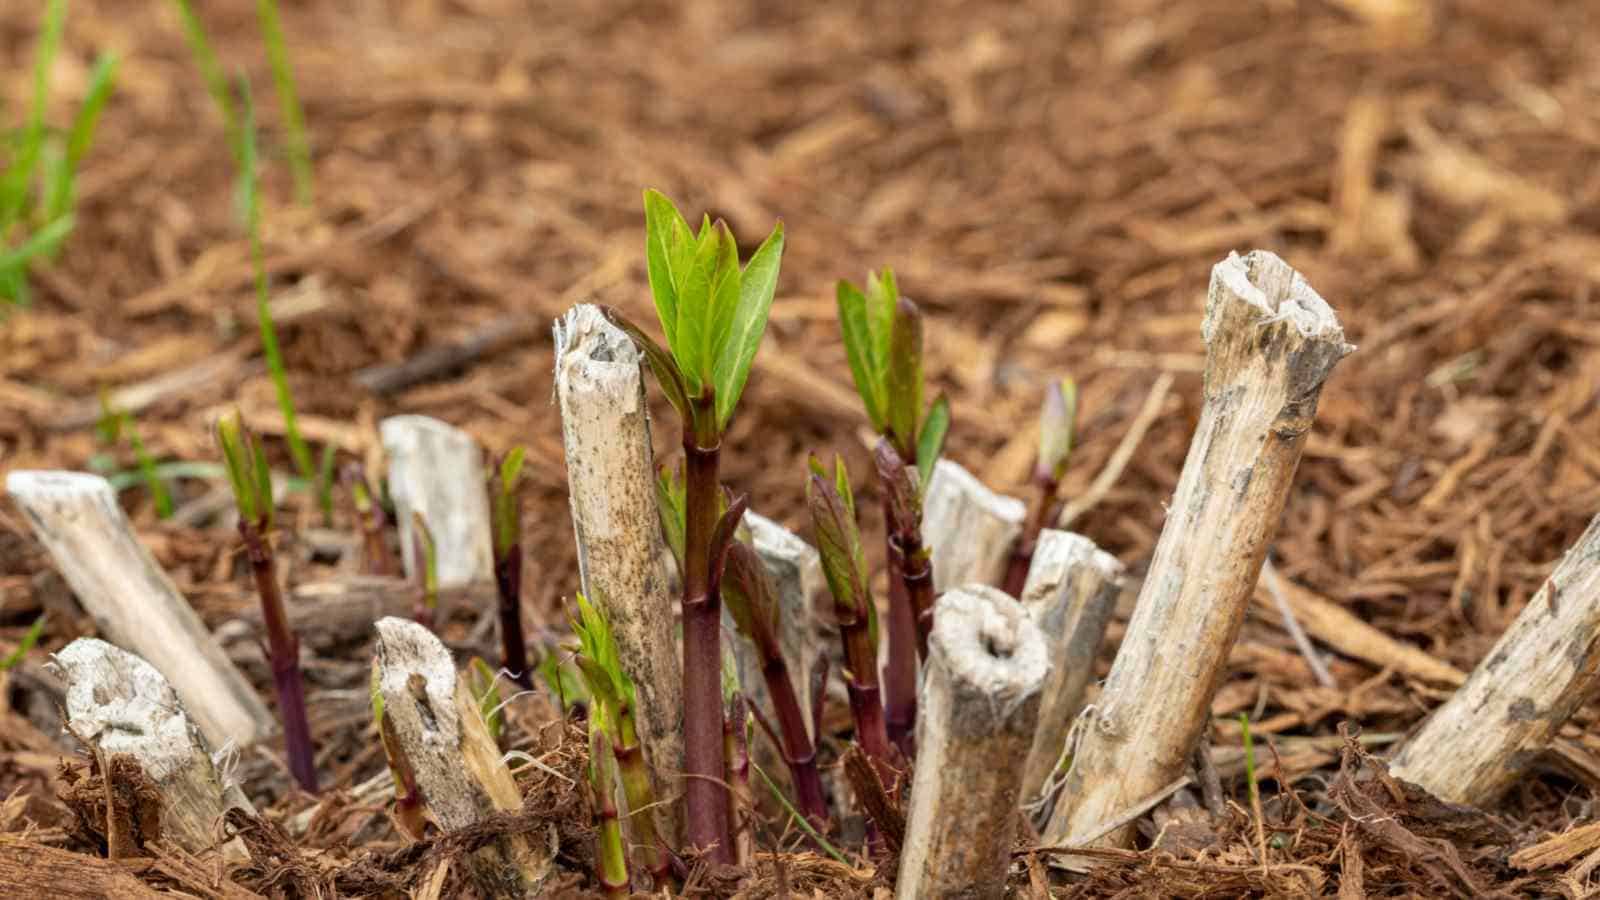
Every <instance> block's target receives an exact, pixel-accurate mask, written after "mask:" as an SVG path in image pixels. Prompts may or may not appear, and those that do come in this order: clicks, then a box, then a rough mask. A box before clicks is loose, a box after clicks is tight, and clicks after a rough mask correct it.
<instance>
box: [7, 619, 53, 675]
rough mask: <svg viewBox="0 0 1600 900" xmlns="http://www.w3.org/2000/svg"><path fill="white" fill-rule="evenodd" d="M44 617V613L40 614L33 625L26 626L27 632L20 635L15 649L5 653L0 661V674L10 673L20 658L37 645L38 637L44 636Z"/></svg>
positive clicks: (20, 660)
mask: <svg viewBox="0 0 1600 900" xmlns="http://www.w3.org/2000/svg"><path fill="white" fill-rule="evenodd" d="M45 615H46V614H45V613H40V614H39V618H37V619H34V620H33V624H32V625H29V626H28V630H27V631H25V632H23V633H22V640H21V642H19V643H18V644H17V649H15V650H12V651H11V652H10V653H7V654H6V655H5V658H4V659H0V672H6V671H10V670H11V669H13V668H15V667H16V665H17V663H19V662H22V658H23V657H24V656H27V655H28V651H29V650H32V649H33V646H34V645H35V644H37V643H39V636H40V635H42V634H44V621H45Z"/></svg>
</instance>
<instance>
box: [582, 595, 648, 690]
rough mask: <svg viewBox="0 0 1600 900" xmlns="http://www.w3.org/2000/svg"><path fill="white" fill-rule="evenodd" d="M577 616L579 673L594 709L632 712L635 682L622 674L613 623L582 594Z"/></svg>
mask: <svg viewBox="0 0 1600 900" xmlns="http://www.w3.org/2000/svg"><path fill="white" fill-rule="evenodd" d="M576 602H577V605H578V615H577V617H576V618H574V619H573V620H572V633H573V634H575V635H577V637H578V657H577V659H576V663H577V666H578V673H579V674H580V675H581V676H583V681H584V687H586V688H587V689H588V691H589V696H590V697H592V698H594V701H595V705H604V706H606V707H607V708H608V709H611V710H613V711H614V710H616V709H617V708H618V707H621V706H626V707H627V709H629V710H630V711H631V710H632V709H633V702H634V692H633V681H632V680H631V679H629V678H628V673H626V672H624V671H622V661H621V659H620V657H619V656H618V652H617V641H616V637H615V636H614V635H613V634H612V633H611V623H610V622H608V621H606V617H605V614H604V613H602V612H601V611H600V609H599V607H597V606H595V605H594V604H593V603H591V602H589V598H587V597H585V596H584V595H583V594H582V593H581V592H580V593H579V594H578V595H577V598H576Z"/></svg>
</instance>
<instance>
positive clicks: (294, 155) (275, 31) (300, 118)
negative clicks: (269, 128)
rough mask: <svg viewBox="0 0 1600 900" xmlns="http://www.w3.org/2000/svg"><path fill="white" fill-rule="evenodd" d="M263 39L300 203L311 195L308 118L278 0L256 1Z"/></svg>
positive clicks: (295, 188)
mask: <svg viewBox="0 0 1600 900" xmlns="http://www.w3.org/2000/svg"><path fill="white" fill-rule="evenodd" d="M256 13H257V16H258V18H259V19H260V20H261V38H262V40H263V41H265V42H266V45H267V61H268V62H269V63H270V64H271V66H272V84H273V87H274V89H275V90H276V91H277V94H278V109H279V112H280V114H281V115H282V116H283V126H284V131H285V132H286V134H287V137H288V148H287V149H288V153H289V170H290V172H291V173H292V174H293V175H294V195H295V199H296V200H297V201H298V202H299V203H300V205H301V206H310V205H311V198H312V193H313V190H312V176H311V144H310V142H309V141H308V140H306V117H305V112H304V111H303V110H302V109H301V107H300V95H299V92H298V91H296V90H295V86H294V66H293V64H291V63H290V61H289V45H288V41H286V40H284V37H283V19H282V17H280V16H279V15H278V0H257V2H256Z"/></svg>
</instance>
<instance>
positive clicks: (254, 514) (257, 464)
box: [217, 410, 272, 531]
mask: <svg viewBox="0 0 1600 900" xmlns="http://www.w3.org/2000/svg"><path fill="white" fill-rule="evenodd" d="M217 443H218V444H219V445H220V446H221V447H222V462H223V465H224V467H225V468H226V469H227V472H228V485H229V487H231V488H233V500H234V503H235V504H237V506H238V507H239V518H240V519H242V520H244V521H246V522H249V523H250V524H251V525H253V526H254V527H256V528H257V529H259V530H261V531H267V530H270V529H271V528H272V472H271V471H270V470H269V469H268V468H267V454H266V451H265V450H263V449H262V448H261V445H260V444H258V443H256V439H255V436H254V435H252V434H251V433H250V429H249V428H247V427H245V424H244V419H243V418H242V417H241V416H240V415H239V412H238V411H237V410H234V411H232V412H228V413H225V414H224V415H223V416H222V418H220V419H218V420H217Z"/></svg>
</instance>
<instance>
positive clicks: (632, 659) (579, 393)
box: [555, 304, 683, 835]
mask: <svg viewBox="0 0 1600 900" xmlns="http://www.w3.org/2000/svg"><path fill="white" fill-rule="evenodd" d="M555 348H556V377H555V381H556V399H557V401H558V402H559V403H560V404H561V435H562V439H563V442H564V443H565V445H566V455H567V484H568V487H569V495H570V499H571V503H572V527H573V531H574V532H575V533H576V535H577V542H578V575H579V578H580V580H581V581H582V585H583V592H584V594H585V596H587V597H588V598H589V600H590V601H591V602H593V603H594V604H595V605H596V606H598V607H599V609H600V610H601V611H602V612H604V613H605V616H606V619H607V620H609V621H610V623H611V629H612V632H613V633H614V634H615V635H616V640H617V648H618V650H619V655H620V656H621V662H622V668H623V670H624V671H625V672H627V674H628V677H629V678H631V679H632V680H633V684H634V689H635V691H637V694H638V706H639V708H638V716H637V720H638V728H639V739H640V744H641V745H642V746H643V748H644V754H645V761H646V763H647V764H648V765H649V767H650V772H651V778H652V780H653V782H654V787H655V790H656V799H657V802H658V803H660V805H659V806H658V807H657V808H658V810H660V815H658V817H657V819H658V821H660V822H661V823H662V824H663V825H670V826H671V827H670V828H666V829H664V831H663V833H664V834H669V835H670V834H675V833H677V832H678V830H679V829H678V825H679V823H678V822H676V821H675V819H676V816H675V815H674V811H675V810H677V808H678V806H679V804H677V803H675V802H671V801H672V799H673V798H675V797H676V796H678V795H679V794H681V793H682V791H683V784H682V772H683V700H682V697H683V675H682V671H683V670H682V663H681V662H680V661H679V657H678V645H677V641H676V640H675V639H674V636H673V635H674V621H675V620H674V603H673V598H672V595H671V593H670V592H669V590H668V585H667V577H666V571H667V570H666V569H665V568H664V567H663V566H662V565H661V554H662V551H663V548H664V546H665V542H664V541H663V539H662V537H661V520H660V514H659V513H658V512H657V510H656V489H655V468H654V455H653V454H652V452H651V448H650V419H649V409H648V407H647V406H646V405H645V397H644V381H643V377H642V374H641V373H640V370H639V362H640V360H639V351H638V349H637V348H636V347H634V345H633V341H632V340H630V339H629V338H628V336H627V335H625V334H623V333H622V331H620V330H619V329H618V328H617V327H616V326H614V325H612V324H611V323H610V322H608V321H606V318H605V315H604V314H603V313H601V311H600V309H599V307H596V306H591V305H588V304H582V305H579V306H575V307H573V308H572V310H571V311H569V312H568V313H567V314H566V316H564V317H563V318H561V319H560V320H559V321H557V322H556V326H555ZM662 801H666V802H662Z"/></svg>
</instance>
